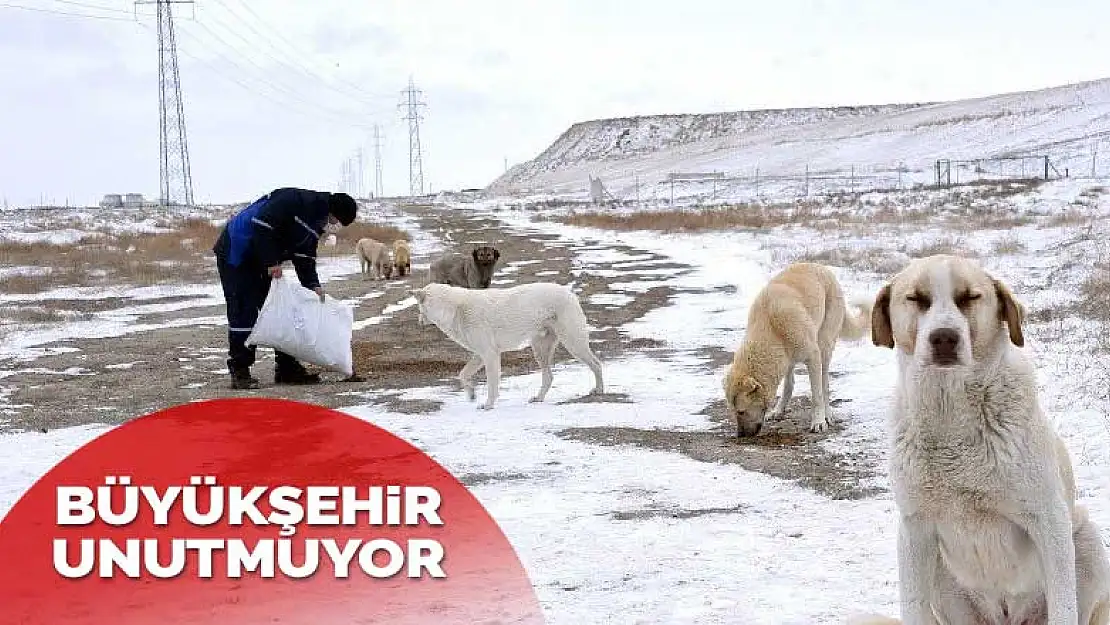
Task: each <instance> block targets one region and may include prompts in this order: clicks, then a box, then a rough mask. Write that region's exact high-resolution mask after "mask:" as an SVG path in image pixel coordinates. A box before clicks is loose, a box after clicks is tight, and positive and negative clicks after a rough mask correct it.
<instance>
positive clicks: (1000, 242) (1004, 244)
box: [991, 232, 1028, 256]
mask: <svg viewBox="0 0 1110 625" xmlns="http://www.w3.org/2000/svg"><path fill="white" fill-rule="evenodd" d="M1027 249H1028V248H1027V247H1026V245H1025V242H1024V241H1022V240H1021V239H1020V238H1018V236H1017V235H1015V234H1013V233H1012V232H1011V233H1009V234H1007V235H1006V236H1004V237H1002V238H1000V239H996V240H995V242H994V245H992V246H991V251H993V252H994V253H995V254H996V255H999V256H1007V255H1012V254H1023V253H1024V252H1025V251H1026V250H1027Z"/></svg>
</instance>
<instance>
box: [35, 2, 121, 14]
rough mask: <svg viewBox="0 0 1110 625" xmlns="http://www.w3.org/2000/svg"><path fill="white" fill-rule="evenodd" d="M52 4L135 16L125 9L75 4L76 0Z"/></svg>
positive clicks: (85, 3)
mask: <svg viewBox="0 0 1110 625" xmlns="http://www.w3.org/2000/svg"><path fill="white" fill-rule="evenodd" d="M50 2H57V3H58V4H68V5H70V6H75V7H82V8H86V9H96V10H97V11H104V12H105V13H123V14H124V15H133V14H132V12H131V11H126V10H124V9H116V8H112V7H106V6H102V5H99V4H89V3H87V2H74V0H50Z"/></svg>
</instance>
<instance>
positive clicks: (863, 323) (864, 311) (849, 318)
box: [840, 298, 872, 341]
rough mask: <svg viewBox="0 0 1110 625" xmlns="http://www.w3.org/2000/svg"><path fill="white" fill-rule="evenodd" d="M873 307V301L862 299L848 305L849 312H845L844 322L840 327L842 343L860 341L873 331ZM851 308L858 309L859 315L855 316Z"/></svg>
mask: <svg viewBox="0 0 1110 625" xmlns="http://www.w3.org/2000/svg"><path fill="white" fill-rule="evenodd" d="M871 307H872V303H871V301H870V300H866V299H862V298H861V299H857V300H854V301H852V303H851V304H849V305H848V308H849V310H846V311H844V322H843V323H842V324H841V325H840V339H841V340H842V341H858V340H860V339H862V338H863V337H864V336H866V335H867V333H868V332H869V331H870V330H871ZM851 308H855V309H857V310H858V311H859V312H858V314H856V315H853V314H852V311H851V310H850V309H851Z"/></svg>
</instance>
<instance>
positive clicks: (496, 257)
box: [490, 247, 501, 263]
mask: <svg viewBox="0 0 1110 625" xmlns="http://www.w3.org/2000/svg"><path fill="white" fill-rule="evenodd" d="M490 249H492V250H493V262H495V263H496V262H497V261H499V260H501V252H500V250H498V249H497V248H496V247H493V248H490Z"/></svg>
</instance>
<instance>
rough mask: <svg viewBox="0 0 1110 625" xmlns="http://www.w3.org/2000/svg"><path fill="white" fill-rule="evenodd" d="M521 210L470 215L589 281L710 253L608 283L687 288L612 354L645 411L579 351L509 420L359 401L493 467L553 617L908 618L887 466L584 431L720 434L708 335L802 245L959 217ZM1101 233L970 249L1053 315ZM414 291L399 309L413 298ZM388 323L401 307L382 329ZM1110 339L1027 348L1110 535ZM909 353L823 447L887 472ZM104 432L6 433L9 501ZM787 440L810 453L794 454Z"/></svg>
mask: <svg viewBox="0 0 1110 625" xmlns="http://www.w3.org/2000/svg"><path fill="white" fill-rule="evenodd" d="M1081 192H1082V189H1080V188H1078V187H1076V188H1073V187H1060V186H1057V187H1049V188H1046V189H1044V190H1041V191H1039V192H1038V194H1037V195H1035V196H1031V197H1028V198H1015V199H1012V200H1008V201H1012V202H1014V203H1015V206H1016V205H1017V204H1021V205H1022V206H1025V207H1026V208H1030V210H1041V211H1042V212H1050V211H1051V210H1056V209H1060V210H1062V208H1061V207H1068V206H1074V203H1075V201H1076V198H1078V197H1080V194H1081ZM1101 201H1103V202H1104V201H1105V200H1101ZM499 206H500V203H499V202H490V203H487V204H485V205H482V204H477V205H475V204H469V205H468V206H467V208H468V209H469V210H474V211H478V212H476V213H475V215H476V218H482V217H484V218H496V219H499V220H502V221H503V222H506V223H507V224H508V227H510V228H512V229H515V230H516V231H518V232H524V233H529V236H531V235H532V234H533V233H534V234H535V235H541V234H543V235H556V236H558V237H559V239H558V240H559V241H563V242H571V243H573V245H574V246H575V247H576V249H577V250H578V255H577V257H576V259H575V264H576V268H575V270H574V272H572V275H575V276H581V275H582V273H583V272H589V273H593V274H601V275H608V276H609V277H619V276H620V275H621V271H622V265H625V266H627V265H629V264H632V263H635V262H638V261H639V262H642V260H643V258H652V257H651V256H640V255H639V254H640V253H654V254H660V255H663V256H665V257H667V258H669V259H673V260H674V261H677V262H680V263H683V264H685V265H689V266H690V269H689V270H681V271H679V270H675V269H670V268H667V267H666V266H665V265H664V266H662V267H661V268H659V269H657V270H652V272H651V273H648V274H646V275H645V274H644V272H643V271H642V270H641V271H640V272H639V273H638V274H637V275H638V276H644V277H643V278H642V279H641V278H639V277H637V278H636V279H629V280H627V281H624V282H615V283H611V284H610V285H609V288H610V292H608V293H604V294H595V295H594V296H593V298H594V299H593V300H592V301H593V302H594V303H597V304H599V305H603V306H621V305H624V304H626V303H627V301H628V299H627V298H629V297H631V296H633V295H634V294H636V293H642V292H644V291H645V290H647V288H649V287H651V286H667V287H671V288H674V289H677V293H676V295H675V296H674V299H673V300H672V301H671V303H670V305H668V306H663V307H660V308H657V309H655V310H653V311H651V312H649V313H648V314H647V315H645V316H644V317H642V318H640V319H639V320H638V321H636V322H633V323H630V324H627V325H626V326H625V327H624V330H625V331H626V332H627V333H628V335H629V337H630V338H632V339H636V338H650V339H656V340H660V341H665V342H666V344H667V346H668V348H670V351H669V353H668V355H667V357H666V358H658V357H652V356H650V355H647V354H638V353H632V354H630V355H627V356H624V357H622V358H620V359H615V360H608V361H606V362H605V372H606V382H607V387H608V388H607V390H608V391H610V392H613V393H625V394H627V396H628V398H629V399H630V400H631V402H629V403H565V404H561V403H560V402H563V401H565V400H569V399H573V398H576V397H578V396H580V395H583V394H584V393H586V392H587V391H588V390H589V389H590V387H591V385H592V378H591V376H590V375H589V372H588V370H587V369H586V368H585V367H584V366H583V365H581V364H578V363H573V364H568V365H564V366H560V367H559V368H557V370H556V372H555V383H554V386H553V387H552V390H551V393H550V395H549V398H548V401H547V402H546V403H545V404H542V405H536V404H529V403H528V402H527V399H528V397H530V396H531V394H532V393H533V392H534V389H536V388H537V387H538V385H539V375H538V373H531V374H526V375H519V376H512V377H507V378H505V379H504V380H503V387H502V390H501V396H500V400H499V404H498V407H497V409H496V410H495V411H494V412H491V413H485V412H480V411H478V410H476V409H475V406H474V404H472V403H470V402H467V401H466V400H465V399H464V398H463V396H462V395H461V394H460V393H459V392H457V391H456V390H455V389H454V387H453V386H435V387H428V388H415V389H409V390H405V391H403V392H402V396H403V398H405V399H410V400H426V399H431V400H437V401H442V402H444V403H443V405H442V406H441V407H440V409H439V411H438V413H437V414H436V415H434V417H433V418H413V416H412V415H409V414H402V413H399V412H393V411H391V409H389V408H388V407H387V406H375V405H367V406H363V407H358V408H355V409H352V410H350V412H351V413H352V414H355V415H356V416H359V417H362V418H365V419H367V420H370V421H373V422H374V423H377V424H378V425H381V426H383V427H386V428H387V429H389V430H391V431H393V432H394V433H396V434H398V435H400V436H402V437H404V438H405V439H407V440H409V441H411V442H413V443H414V444H416V445H417V446H419V447H420V448H422V449H423V450H425V451H426V452H428V453H429V454H431V455H432V456H433V457H434V458H436V459H437V460H438V461H440V462H441V463H443V464H444V465H445V466H446V467H447V468H449V469H450V470H451V471H452V472H454V473H455V474H456V475H484V476H489V479H487V480H482V481H480V482H479V483H477V484H476V485H475V486H473V487H472V490H473V491H474V492H475V494H476V495H477V496H478V498H479V499H480V500H481V501H482V502H483V503H484V504H485V505H486V506H487V508H488V509H489V510H490V512H491V513H492V515H493V516H494V518H495V519H497V521H498V522H499V523H500V524H501V526H502V527H503V529H504V530H505V532H506V534H507V535H508V536H509V538H510V540H511V541H512V543H513V545H514V546H515V548H516V549H517V551H518V553H519V555H520V557H521V559H522V560H523V562H524V564H525V566H526V567H527V569H528V571H529V573H530V574H531V576H532V580H533V582H534V584H535V586H536V589H537V592H538V594H539V597H540V599H541V601H542V603H543V605H544V607H545V610H546V611H547V617H548V622H549V623H552V624H553V625H563V624H565V625H578V624H585V623H628V624H656V623H658V624H665V623H722V624H723V623H745V624H748V623H751V624H766V625H793V624H798V625H801V624H815V623H816V624H826V623H827V624H832V623H840V622H843V620H844V618H845V617H846V616H848V615H851V614H853V613H856V612H861V611H866V612H882V613H888V614H892V615H894V614H897V605H896V599H897V586H896V579H897V578H896V570H895V551H894V536H895V533H894V531H895V508H894V505H893V502H892V501H891V499H890V497H889V495H888V494H887V493H885V491H884V489H885V486H886V480H885V477H884V474H882V472H880V474H879V475H877V476H876V477H875V478H874V479H873V480H872V481H873V484H872V486H875V487H877V489H878V494H876V495H874V496H871V497H866V498H861V499H831V498H829V497H828V496H826V495H824V494H821V493H820V492H817V491H815V490H811V489H807V488H803V487H802V486H800V485H797V484H795V483H793V482H790V481H786V480H782V479H778V478H775V477H771V476H769V475H765V474H762V473H759V472H754V471H749V470H745V469H743V468H741V467H740V466H738V465H736V464H733V463H728V462H704V461H701V460H699V459H695V458H693V457H690V456H689V455H686V454H684V453H682V452H681V451H679V450H657V449H650V448H646V447H642V446H636V445H603V444H597V443H596V442H593V441H590V440H586V439H583V438H581V437H577V438H576V437H573V436H568V435H567V434H566V433H567V432H568V431H570V430H572V429H575V428H577V429H589V428H598V427H602V426H604V427H613V428H617V427H623V428H635V429H637V430H643V431H649V430H653V429H659V430H661V431H667V432H711V431H714V430H715V428H716V427H717V426H716V425H715V424H714V423H711V422H710V421H709V420H708V419H707V418H706V416H705V414H704V412H703V411H704V410H705V409H706V408H707V406H710V405H712V404H713V403H714V402H717V401H718V400H719V396H720V394H721V393H720V376H721V373H722V371H723V369H722V368H721V367H720V365H718V364H713V363H712V362H711V360H710V359H709V358H708V357H707V356H706V352H705V349H706V348H707V347H708V348H719V349H723V350H726V351H731V350H732V349H734V348H735V346H736V345H737V344H738V343H739V340H740V338H741V336H742V332H743V325H744V322H745V319H746V314H747V307H748V304H749V302H750V301H751V299H752V298H753V297H754V296H755V293H756V291H757V290H758V289H759V288H760V287H761V286H762V284H763V282H764V281H765V280H766V279H767V278H768V277H769V276H770V275H771V274H772V273H774V272H775V271H777V270H778V269H779V268H781V266H782V265H783V264H784V263H785V262H786V261H787V260H789V258H790V255H791V254H792V253H793V254H797V253H799V252H813V251H816V250H818V249H819V248H822V247H825V248H837V247H844V246H848V247H851V246H857V247H858V246H875V247H880V248H883V249H885V250H886V251H887V252H889V255H890V256H891V257H892V258H897V254H898V253H899V252H898V250H899V249H900V248H902V247H905V246H907V245H919V244H923V243H925V242H928V241H929V240H933V239H938V238H943V237H945V236H946V233H945V232H944V231H943V229H940V228H932V229H929V228H926V229H922V230H919V231H914V232H912V233H911V232H909V231H902V230H895V231H892V232H891V233H890V234H888V235H886V236H885V237H884V236H882V235H879V236H876V235H875V234H873V233H864V234H859V233H856V234H853V233H851V232H845V233H840V236H838V235H836V234H832V235H830V234H829V233H828V232H826V231H822V232H820V233H817V232H815V231H812V230H808V229H804V228H779V229H775V230H772V231H768V232H761V233H742V232H728V233H713V234H703V235H660V234H658V233H650V232H610V231H602V230H588V229H581V228H572V227H569V226H564V225H561V224H558V223H555V222H551V221H532V220H531V217H532V215H534V214H535V213H534V212H532V211H525V210H497V209H498V208H499ZM1083 208H1085V209H1086V210H1089V211H1097V210H1101V211H1105V209H1106V205H1105V204H1099V200H1097V198H1096V200H1095V202H1094V205H1093V206H1089V205H1085V206H1084V207H1083ZM487 209H489V211H488V213H483V211H486V210H487ZM1092 227H1096V226H1092ZM1097 227H1099V228H1101V230H1100V231H1097V232H1094V233H1093V234H1089V233H1088V235H1087V236H1084V233H1083V232H1080V231H1079V230H1078V229H1077V226H1075V225H1074V224H1070V225H1060V226H1051V225H1050V224H1049V223H1048V222H1047V221H1045V222H1044V223H1038V224H1031V225H1029V226H1025V227H1022V228H1018V229H1015V230H1014V231H1013V232H1011V233H1006V232H1001V231H986V232H977V233H972V234H970V236H968V237H966V239H965V243H966V244H967V245H968V246H969V247H970V248H973V249H976V250H978V251H979V252H980V253H982V254H983V255H984V258H983V262H984V264H985V265H986V266H987V267H988V269H989V270H991V271H992V272H995V273H996V275H997V276H998V277H1000V278H1002V279H1004V280H1007V281H1009V282H1011V283H1012V284H1013V285H1014V287H1015V290H1016V291H1017V293H1018V295H1019V297H1021V298H1022V299H1023V301H1025V302H1027V303H1028V304H1029V305H1031V307H1032V308H1033V309H1039V308H1046V307H1050V306H1054V305H1059V304H1060V303H1062V302H1067V301H1069V300H1071V299H1073V298H1074V292H1075V289H1076V288H1077V285H1078V283H1079V281H1081V280H1082V278H1083V276H1084V274H1083V273H1082V270H1083V268H1084V267H1089V266H1090V265H1091V264H1092V263H1093V262H1095V261H1096V260H1098V257H1097V255H1098V254H1100V253H1103V252H1104V251H1105V248H1104V247H1102V245H1103V244H1102V243H1101V242H1103V241H1105V240H1106V238H1107V234H1108V233H1107V230H1108V228H1106V227H1105V226H1097ZM1004 237H1010V238H1017V239H1019V240H1020V241H1021V242H1022V243H1023V244H1024V245H1023V247H1022V248H1021V249H1018V250H1017V251H1015V252H1014V253H1012V254H1006V255H1002V254H999V253H995V252H994V250H995V249H996V248H997V247H998V246H997V245H996V243H997V241H999V240H1001V239H1003V238H1004ZM618 243H619V244H623V245H624V246H628V247H630V248H634V249H635V250H637V252H636V253H631V252H630V253H618V252H616V251H615V250H613V249H612V246H613V245H616V244H618ZM527 263H528V260H527V259H517V262H515V263H514V264H513V265H512V267H513V269H512V270H510V271H507V272H503V273H500V274H499V277H502V278H505V279H507V278H506V276H512V275H513V274H522V273H527V272H529V271H530V265H528V264H527ZM346 269H349V267H348V268H346ZM343 270H344V268H343V267H339V268H337V272H339V273H342V271H343ZM836 271H837V273H838V275H839V277H840V278H841V280H842V281H843V284H844V287H845V290H846V291H847V292H848V294H849V295H850V296H855V295H858V296H862V297H868V298H870V297H873V295H874V293H875V291H876V290H877V289H878V288H879V287H880V286H881V285H882V284H883V282H884V280H885V279H886V277H887V275H885V274H883V273H880V272H875V271H868V270H858V271H857V270H850V269H846V268H837V269H836ZM725 287H734V289H735V290H734V291H733V290H729V289H728V288H725ZM196 295H197V296H198V297H210V296H211V294H209V293H198V294H196ZM394 297H395V298H396V300H397V301H396V302H393V304H392V305H393V306H405V305H411V302H410V301H406V300H405V299H404V298H403V297H401V296H397V295H395V296H394ZM388 322H389V319H388V318H384V317H383V318H382V319H381V320H377V321H369V322H367V323H368V324H374V323H388ZM76 328H77V326H76V325H75V326H74V330H73V331H79V330H77V329H76ZM1101 331H1104V330H1103V329H1100V328H1096V327H1094V326H1092V325H1090V323H1089V322H1086V321H1083V320H1081V319H1077V318H1069V319H1065V320H1064V321H1055V322H1051V323H1049V322H1036V323H1031V325H1030V332H1029V335H1028V347H1027V348H1026V349H1027V351H1028V352H1030V353H1031V354H1032V355H1033V356H1034V357H1035V358H1036V361H1037V363H1038V368H1039V375H1040V379H1041V389H1040V390H1041V393H1042V395H1041V397H1042V401H1043V403H1044V406H1045V408H1046V410H1047V411H1048V412H1049V413H1050V414H1051V415H1052V416H1053V417H1054V418H1055V419H1056V420H1057V421H1058V424H1059V428H1060V430H1061V432H1062V433H1063V435H1064V437H1065V440H1066V442H1067V443H1068V446H1069V448H1070V449H1071V451H1072V454H1073V456H1074V461H1075V464H1076V474H1077V479H1078V482H1079V487H1080V497H1081V499H1082V500H1083V503H1084V504H1086V505H1087V506H1089V507H1090V509H1091V512H1092V516H1093V518H1094V519H1095V520H1096V521H1097V522H1099V523H1100V524H1101V525H1102V526H1103V528H1105V529H1104V534H1105V535H1106V536H1107V537H1110V501H1108V499H1107V495H1108V493H1107V491H1106V489H1107V487H1108V485H1110V484H1108V478H1110V451H1107V450H1110V393H1108V392H1107V391H1106V389H1107V388H1110V386H1108V385H1107V372H1110V358H1107V356H1106V355H1105V354H1102V355H1097V356H1096V355H1086V354H1088V352H1089V351H1090V349H1091V341H1092V340H1093V338H1092V337H1093V336H1094V335H1095V334H1096V333H1098V332H1101ZM892 363H893V355H892V353H891V352H890V351H889V350H884V349H880V348H877V347H873V346H871V345H870V344H869V343H867V342H861V343H857V344H841V346H840V347H838V351H837V352H836V354H835V355H834V358H833V365H832V369H833V371H834V372H835V373H836V374H837V375H836V377H835V378H834V380H833V383H832V396H833V398H834V399H836V400H840V401H839V402H838V403H837V405H836V407H834V409H833V416H834V418H837V419H839V420H840V422H841V423H842V424H843V426H844V427H843V428H840V429H837V430H836V431H834V432H832V433H830V434H829V435H828V436H827V437H825V438H824V439H823V441H822V442H821V443H820V445H822V446H824V447H826V448H828V449H829V450H830V451H833V452H845V451H849V452H853V453H855V454H856V455H859V456H861V457H863V458H865V459H868V461H869V462H873V463H874V464H875V466H879V467H881V462H882V458H883V457H884V456H885V448H884V432H885V430H884V417H885V409H886V405H887V402H888V401H889V397H890V392H891V389H892V384H893V377H892V375H893V369H892ZM27 366H34V365H33V364H28V365H27ZM1056 380H1067V381H1068V382H1067V384H1060V383H1058V382H1054V381H1056ZM478 392H479V395H481V394H482V393H483V392H484V388H479V389H478ZM808 394H809V387H808V379H807V377H806V376H805V375H802V376H799V378H798V389H797V391H796V395H798V396H806V397H808ZM796 401H797V400H796ZM102 431H104V428H101V427H96V426H85V427H80V428H70V429H62V430H54V431H51V432H49V433H45V434H40V433H21V434H8V435H0V511H6V510H7V509H8V508H9V507H10V506H11V505H12V504H13V503H14V501H15V499H16V498H17V497H18V496H19V494H20V493H21V492H22V491H23V490H24V489H26V488H27V487H28V486H30V484H31V483H32V482H33V481H34V480H35V478H36V477H37V476H39V475H41V474H42V473H43V472H44V471H45V470H47V469H48V468H49V467H50V466H51V465H52V464H53V463H55V462H57V461H58V460H60V459H61V458H62V457H63V456H64V455H65V454H67V453H69V452H71V451H72V450H74V449H75V448H76V447H77V446H79V445H80V444H82V443H83V442H85V441H87V440H89V439H90V438H91V437H93V436H95V435H97V434H98V433H100V432H102ZM722 436H724V435H722ZM765 451H766V452H767V453H770V454H776V453H777V454H783V455H787V454H790V453H791V451H790V450H789V449H787V448H783V449H779V450H776V449H774V448H765Z"/></svg>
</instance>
